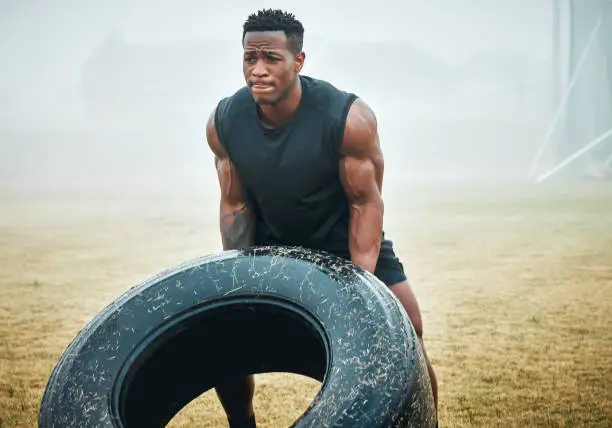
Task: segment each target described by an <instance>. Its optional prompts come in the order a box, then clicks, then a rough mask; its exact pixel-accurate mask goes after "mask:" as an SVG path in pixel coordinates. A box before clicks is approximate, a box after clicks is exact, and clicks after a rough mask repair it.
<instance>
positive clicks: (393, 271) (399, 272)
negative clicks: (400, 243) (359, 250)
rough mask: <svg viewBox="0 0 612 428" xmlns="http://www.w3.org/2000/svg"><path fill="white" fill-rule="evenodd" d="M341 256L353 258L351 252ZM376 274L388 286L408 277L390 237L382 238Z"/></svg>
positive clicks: (348, 258)
mask: <svg viewBox="0 0 612 428" xmlns="http://www.w3.org/2000/svg"><path fill="white" fill-rule="evenodd" d="M339 256H340V257H343V258H345V259H347V260H350V259H351V256H350V254H339ZM374 276H376V277H377V278H378V279H380V280H381V281H382V282H383V283H384V284H385V285H386V286H387V287H391V286H393V285H395V284H397V283H399V282H402V281H406V280H407V279H408V278H407V277H406V273H405V272H404V265H403V264H402V262H400V259H399V258H398V257H397V255H396V254H395V250H394V249H393V242H392V241H390V240H389V239H384V238H383V240H382V244H381V246H380V253H379V255H378V261H377V263H376V269H375V270H374Z"/></svg>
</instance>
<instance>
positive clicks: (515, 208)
mask: <svg viewBox="0 0 612 428" xmlns="http://www.w3.org/2000/svg"><path fill="white" fill-rule="evenodd" d="M389 192H391V190H387V195H386V199H387V209H386V211H387V225H386V229H387V231H388V233H389V235H390V237H391V238H392V239H393V240H394V241H395V243H396V247H397V250H398V252H399V253H400V255H401V257H402V259H403V261H404V264H405V266H406V268H407V270H408V273H409V275H410V277H411V279H412V282H413V286H414V288H415V290H416V293H417V295H418V296H419V299H420V302H421V306H422V311H423V315H424V322H425V336H426V343H427V346H428V352H429V354H430V357H431V358H432V360H433V362H434V364H435V367H436V370H437V373H438V377H439V386H440V419H441V423H440V426H471V425H475V426H519V427H524V426H612V388H610V385H612V311H611V309H612V303H611V302H612V188H611V187H610V186H609V185H608V186H605V185H594V184H590V185H588V186H582V187H576V186H574V187H571V188H564V189H563V190H559V189H551V188H546V187H540V188H538V189H517V188H504V189H503V190H499V191H491V189H482V188H481V189H477V190H474V189H463V190H462V189H452V190H448V189H447V190H444V189H435V188H430V189H423V188H419V189H416V188H410V187H404V188H403V189H400V188H399V187H398V186H396V188H395V189H394V190H393V194H392V196H389ZM208 196H210V195H208ZM212 196H213V197H215V196H216V195H214V194H213V195H212ZM0 198H1V199H0V206H1V207H2V209H1V210H0V265H1V266H2V269H1V270H0V427H15V426H26V427H31V426H35V425H36V423H37V412H38V406H39V403H40V399H41V396H42V392H43V389H44V386H45V383H46V381H47V379H48V376H49V374H50V372H51V370H52V368H53V366H54V364H55V362H56V361H57V358H58V357H59V356H60V355H61V353H62V352H63V350H64V349H65V347H66V346H67V344H68V343H69V341H70V340H71V339H72V337H73V336H74V335H75V334H76V333H77V332H78V330H79V329H80V328H81V327H82V326H83V325H84V324H85V323H86V322H87V321H88V320H89V319H90V318H91V317H92V316H94V315H95V314H96V313H97V312H98V311H99V310H101V309H102V308H103V307H104V306H105V305H106V304H108V303H109V302H110V301H112V300H113V299H114V298H115V297H116V296H117V295H119V294H120V293H121V292H123V291H124V290H126V289H127V288H129V287H131V286H132V285H134V284H136V283H138V282H140V281H142V280H144V279H146V278H147V277H149V276H151V275H153V274H154V273H156V272H158V271H160V270H162V269H164V268H167V267H169V266H172V265H174V264H177V263H179V262H182V261H184V260H186V259H191V258H194V257H197V256H200V255H202V254H206V253H212V252H216V251H218V248H219V240H218V237H217V232H216V216H215V213H216V202H208V203H207V202H206V198H207V195H202V194H191V195H187V194H185V195H176V194H175V195H171V196H168V195H164V196H163V197H160V198H156V197H154V196H153V195H149V196H146V195H144V194H141V195H139V196H138V197H134V195H124V196H123V197H122V199H121V200H120V201H115V202H114V203H113V204H112V205H105V204H106V203H107V202H110V199H109V198H108V195H103V194H97V195H83V194H81V195H78V194H70V195H68V194H66V195H58V194H55V195H50V194H48V195H34V194H28V195H26V194H11V193H4V194H2V195H1V196H0ZM317 388H318V384H317V383H316V382H314V381H312V380H309V379H304V378H302V377H298V376H294V375H288V374H268V375H261V376H259V377H258V386H257V395H256V411H257V415H258V422H259V423H260V425H261V426H262V427H265V426H286V425H288V424H289V423H290V422H291V421H292V420H293V419H295V418H296V417H297V416H298V415H299V414H300V413H301V412H302V411H303V410H304V409H305V408H306V407H307V406H308V404H309V402H310V400H311V399H312V397H313V396H314V394H315V393H316V392H317ZM204 420H205V421H204ZM171 425H172V426H175V427H179V426H193V425H198V426H225V425H224V416H223V413H222V410H221V407H220V405H219V404H218V402H217V400H216V398H215V396H214V394H213V393H212V392H207V393H205V394H203V395H202V396H201V397H199V398H198V399H197V400H195V401H194V402H193V403H191V404H190V405H189V406H188V407H187V408H185V409H183V411H181V413H180V414H179V415H177V417H176V418H175V419H174V420H173V421H172V424H171Z"/></svg>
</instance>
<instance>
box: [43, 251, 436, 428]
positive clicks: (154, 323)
mask: <svg viewBox="0 0 612 428" xmlns="http://www.w3.org/2000/svg"><path fill="white" fill-rule="evenodd" d="M266 372H290V373H297V374H303V375H306V376H309V377H311V378H314V379H317V380H320V381H321V382H322V387H321V390H320V391H319V392H318V394H317V395H316V397H315V399H314V400H313V402H312V404H311V405H310V406H309V408H308V409H307V410H306V412H305V413H304V414H303V415H302V416H301V417H300V418H299V419H298V420H297V421H296V422H295V426H296V427H307V426H308V427H332V426H333V427H344V426H347V427H368V428H375V427H392V426H401V427H403V426H419V427H427V426H435V410H434V407H433V399H432V392H431V385H430V382H429V377H428V374H427V369H426V366H425V360H424V357H423V354H422V352H421V350H420V347H419V345H418V341H417V337H416V335H415V332H414V329H413V328H412V325H411V324H410V321H409V319H408V317H407V315H406V313H405V312H404V311H403V310H402V309H401V306H400V305H399V302H398V301H397V300H396V299H395V297H394V296H393V294H392V293H391V292H390V291H389V290H388V289H387V288H386V286H385V285H384V284H382V283H381V282H380V281H378V280H377V279H376V278H375V277H374V276H373V275H370V274H369V273H367V272H365V271H364V270H362V269H360V268H358V267H357V266H355V265H353V264H352V263H350V262H348V261H345V260H342V259H339V258H335V257H332V256H329V255H326V254H322V253H316V252H312V251H308V250H305V249H299V248H282V247H265V248H253V249H250V250H248V251H227V252H223V253H220V254H217V255H215V256H210V257H205V258H202V259H198V260H195V261H192V262H189V263H186V264H183V265H181V266H178V267H176V268H174V269H171V270H167V271H164V272H162V273H160V274H159V275H157V276H156V277H154V278H152V279H150V280H148V281H146V282H144V283H143V284H141V285H139V286H137V287H134V288H132V289H131V290H129V291H128V292H126V293H125V294H123V295H122V296H121V297H119V298H118V299H117V300H116V301H115V302H113V303H112V304H111V305H109V306H108V307H107V308H106V309H105V310H103V311H102V312H101V313H100V314H98V315H97V316H96V317H95V318H94V319H93V320H92V321H91V322H90V323H89V324H88V325H87V326H86V327H85V328H84V329H83V330H82V331H81V332H79V334H78V335H77V336H76V338H75V339H74V341H73V342H72V343H71V344H70V346H69V347H68V348H67V349H66V351H65V352H64V354H63V355H62V357H61V358H60V360H59V362H58V364H57V365H56V367H55V368H54V370H53V372H52V374H51V377H50V379H49V382H48V384H47V387H46V390H45V393H44V396H43V399H42V403H41V407H40V415H39V427H44V428H47V427H49V428H50V427H69V426H70V427H136V426H137V427H159V426H164V425H165V424H166V423H167V422H168V421H170V420H171V419H172V417H173V416H174V415H175V414H176V413H178V412H179V411H180V409H181V408H183V407H184V406H185V405H187V404H188V403H189V402H190V401H191V400H193V399H194V398H196V397H197V396H198V395H200V394H201V393H203V392H205V391H207V390H209V389H211V388H213V387H214V385H215V384H216V383H217V382H219V381H220V380H221V379H222V378H224V377H227V376H236V375H246V374H257V373H266Z"/></svg>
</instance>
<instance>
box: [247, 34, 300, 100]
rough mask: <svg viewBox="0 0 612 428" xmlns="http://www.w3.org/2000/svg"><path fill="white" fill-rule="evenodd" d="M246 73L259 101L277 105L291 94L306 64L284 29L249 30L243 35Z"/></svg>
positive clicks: (251, 88)
mask: <svg viewBox="0 0 612 428" xmlns="http://www.w3.org/2000/svg"><path fill="white" fill-rule="evenodd" d="M243 45H244V57H243V65H242V69H243V73H244V79H245V81H246V84H247V85H248V87H249V89H250V90H251V94H252V95H253V98H254V99H255V102H256V103H258V104H276V103H278V102H279V101H281V100H283V99H284V98H285V97H286V96H287V94H288V93H289V89H290V88H291V85H292V84H293V83H294V82H295V79H296V78H297V75H298V73H299V72H300V70H301V69H302V66H303V64H304V54H303V53H299V54H297V55H295V54H293V53H292V52H291V51H290V50H289V48H288V45H287V36H286V35H285V33H284V32H283V31H261V32H249V33H246V35H245V37H244V43H243Z"/></svg>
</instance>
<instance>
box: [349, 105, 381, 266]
mask: <svg viewBox="0 0 612 428" xmlns="http://www.w3.org/2000/svg"><path fill="white" fill-rule="evenodd" d="M377 128H378V126H377V122H376V116H375V115H374V113H373V112H372V110H371V109H370V107H369V106H368V105H367V104H366V103H365V102H363V101H362V100H360V99H357V100H356V101H355V102H354V103H353V104H352V106H351V108H350V110H349V113H348V117H347V120H346V126H345V129H344V137H343V140H342V146H341V150H340V156H341V157H340V180H341V182H342V185H343V186H344V190H345V192H346V195H347V197H348V199H349V203H350V211H351V217H350V235H349V251H350V254H351V260H352V262H353V263H355V264H356V265H359V266H361V267H362V268H364V269H366V270H368V271H369V272H371V273H374V270H375V269H376V262H377V260H378V255H379V252H380V244H381V239H382V230H383V213H384V204H383V199H382V182H383V173H384V161H383V155H382V151H381V148H380V141H379V137H378V129H377Z"/></svg>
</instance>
